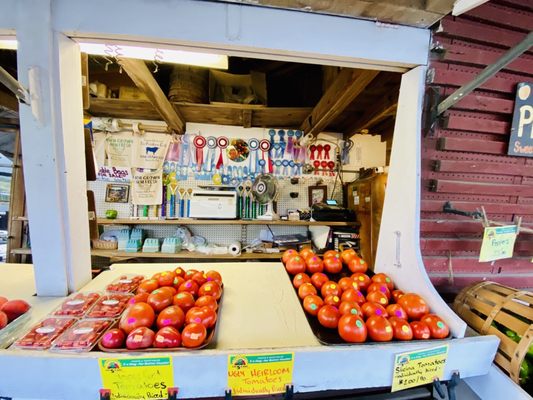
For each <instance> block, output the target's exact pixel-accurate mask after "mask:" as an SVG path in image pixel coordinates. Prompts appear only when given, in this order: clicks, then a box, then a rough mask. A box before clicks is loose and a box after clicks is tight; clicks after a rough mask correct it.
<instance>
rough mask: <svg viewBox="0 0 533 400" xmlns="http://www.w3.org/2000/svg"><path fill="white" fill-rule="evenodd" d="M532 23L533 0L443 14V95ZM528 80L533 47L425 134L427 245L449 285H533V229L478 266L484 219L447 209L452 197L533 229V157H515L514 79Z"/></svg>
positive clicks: (432, 266) (432, 264) (440, 279)
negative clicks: (511, 248)
mask: <svg viewBox="0 0 533 400" xmlns="http://www.w3.org/2000/svg"><path fill="white" fill-rule="evenodd" d="M532 28H533V0H522V1H513V0H505V1H504V0H493V1H490V2H488V3H486V4H484V5H482V6H480V7H478V8H476V9H474V10H471V11H470V12H469V13H467V14H465V15H462V16H460V17H452V16H447V17H445V18H444V19H443V20H442V24H441V29H439V30H438V31H437V32H438V33H436V34H435V35H434V39H433V41H434V42H437V41H438V42H439V43H440V44H441V45H442V46H443V47H444V49H445V50H446V51H445V53H444V54H439V55H437V54H436V53H435V54H432V56H431V58H432V61H431V68H432V70H433V71H432V72H433V75H432V82H431V86H432V87H434V88H438V90H439V94H440V96H441V100H442V99H444V98H445V97H447V96H448V95H450V94H451V93H452V92H453V91H454V90H455V89H457V88H458V87H459V86H461V85H463V84H465V83H467V82H469V81H471V80H472V79H474V78H475V77H476V75H477V74H479V73H480V72H481V71H482V70H483V68H484V67H486V66H487V65H490V64H491V63H493V62H495V61H496V60H497V59H498V58H499V57H500V56H501V55H502V54H504V53H505V52H506V51H507V50H508V49H509V48H511V47H513V46H514V45H515V44H517V43H518V42H520V41H521V40H522V39H523V38H524V37H525V36H526V35H527V33H528V32H529V31H530V30H531V29H532ZM527 81H530V82H531V81H533V51H532V50H530V51H529V52H526V53H525V54H523V55H522V56H521V57H519V58H518V59H516V60H515V61H513V62H512V63H511V64H510V65H508V66H507V67H506V68H505V69H504V70H502V71H500V72H499V73H497V74H496V75H495V76H494V77H492V78H491V79H490V80H488V81H487V82H485V83H484V84H483V85H482V86H481V87H480V88H479V89H478V90H476V91H474V92H473V93H471V94H470V95H468V96H466V97H465V98H464V99H462V100H461V101H460V102H459V103H457V104H456V105H455V106H454V107H453V108H451V109H450V110H448V111H447V112H446V113H445V114H444V116H443V118H442V119H441V120H440V121H439V123H438V126H437V127H436V129H435V130H434V132H433V133H432V134H428V133H427V132H424V136H423V139H422V204H421V226H420V234H421V243H420V248H421V250H422V255H423V258H424V263H425V266H426V269H427V270H428V273H429V275H430V277H431V279H432V281H433V283H434V284H435V285H436V286H437V287H438V288H440V290H442V291H455V290H457V289H458V288H461V287H464V286H466V285H469V284H470V283H472V282H476V281H479V280H482V279H488V280H493V281H496V282H500V283H502V284H507V285H511V286H514V287H518V288H533V264H532V263H531V258H532V257H533V235H527V234H520V235H519V237H518V241H517V244H516V246H515V256H514V257H513V259H510V260H500V261H497V262H495V263H480V262H478V261H477V260H478V258H477V257H478V255H479V250H480V248H481V237H482V226H481V224H480V223H478V222H475V221H472V220H471V219H469V218H467V217H461V216H455V215H450V214H444V213H442V207H443V205H444V203H445V202H446V201H451V202H452V204H453V205H454V207H456V208H458V209H461V210H467V211H473V210H476V209H477V208H479V207H480V206H484V207H485V209H486V211H487V213H488V216H489V218H490V219H493V220H497V221H508V222H511V221H513V218H514V217H515V216H522V217H523V223H524V225H525V226H528V227H530V228H533V158H524V157H510V156H507V146H508V139H509V132H510V127H511V121H512V112H513V107H514V97H515V90H516V85H517V83H519V82H527Z"/></svg>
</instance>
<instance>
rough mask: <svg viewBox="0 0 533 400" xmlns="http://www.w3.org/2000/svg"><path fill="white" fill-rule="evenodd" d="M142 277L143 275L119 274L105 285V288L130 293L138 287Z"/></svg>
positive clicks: (110, 290)
mask: <svg viewBox="0 0 533 400" xmlns="http://www.w3.org/2000/svg"><path fill="white" fill-rule="evenodd" d="M144 279H145V277H144V276H143V275H132V274H130V275H121V276H120V277H118V278H117V279H115V280H114V281H113V282H111V283H110V284H109V285H107V286H106V288H105V290H107V291H108V292H120V293H131V292H134V291H135V290H136V289H137V288H138V287H139V284H140V283H141V282H142V281H143V280H144Z"/></svg>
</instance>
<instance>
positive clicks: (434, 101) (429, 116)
mask: <svg viewBox="0 0 533 400" xmlns="http://www.w3.org/2000/svg"><path fill="white" fill-rule="evenodd" d="M440 99H441V96H440V90H439V88H438V87H435V86H429V87H428V89H427V90H426V96H425V99H424V115H423V132H424V136H426V137H434V136H435V127H436V126H437V124H438V122H439V115H438V113H437V106H438V104H439V102H440Z"/></svg>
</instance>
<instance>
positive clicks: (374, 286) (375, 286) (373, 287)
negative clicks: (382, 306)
mask: <svg viewBox="0 0 533 400" xmlns="http://www.w3.org/2000/svg"><path fill="white" fill-rule="evenodd" d="M366 291H367V293H370V292H374V291H378V292H381V293H383V294H384V295H385V296H387V299H388V300H390V297H391V294H390V291H389V288H388V287H387V285H386V284H384V283H376V282H374V283H371V284H370V286H369V287H368V288H367V289H366Z"/></svg>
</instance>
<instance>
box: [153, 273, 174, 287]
mask: <svg viewBox="0 0 533 400" xmlns="http://www.w3.org/2000/svg"><path fill="white" fill-rule="evenodd" d="M175 277H176V273H175V272H174V271H164V272H161V273H160V275H159V277H158V278H157V283H158V284H159V286H172V284H173V283H174V278H175Z"/></svg>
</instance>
